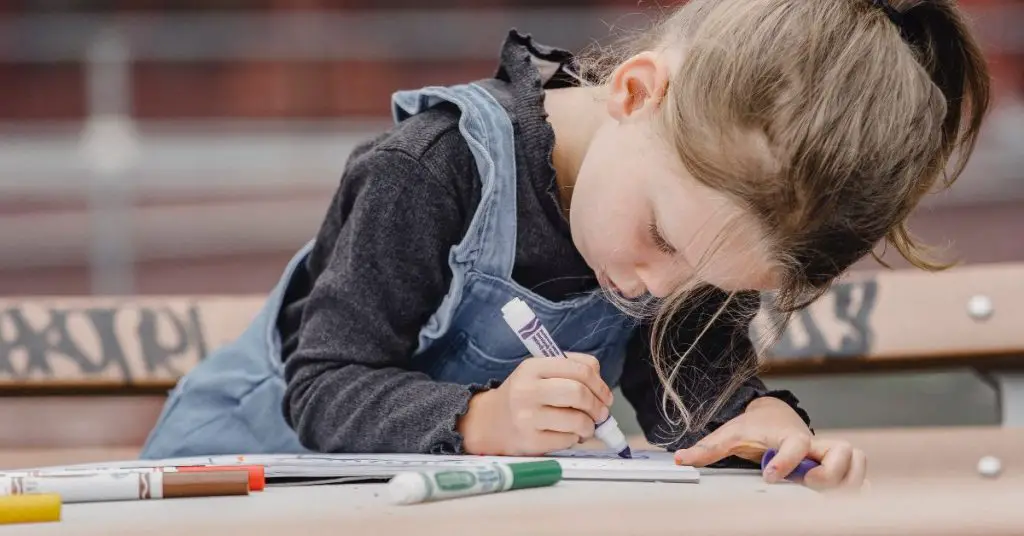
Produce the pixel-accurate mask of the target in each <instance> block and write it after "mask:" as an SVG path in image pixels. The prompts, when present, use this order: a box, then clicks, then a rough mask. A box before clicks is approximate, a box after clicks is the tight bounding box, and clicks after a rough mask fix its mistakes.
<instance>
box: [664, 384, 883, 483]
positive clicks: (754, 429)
mask: <svg viewBox="0 0 1024 536" xmlns="http://www.w3.org/2000/svg"><path fill="white" fill-rule="evenodd" d="M770 448H775V449H777V450H778V453H777V454H776V455H775V457H774V458H772V461H771V462H770V463H769V464H768V467H766V468H765V472H764V478H765V480H767V481H768V482H773V483H774V482H779V481H781V480H782V479H783V478H785V476H786V475H788V474H789V473H791V472H792V471H793V470H794V469H795V468H796V466H797V465H798V464H799V463H800V462H801V461H802V460H803V459H804V457H807V458H810V459H812V460H815V461H817V462H818V463H819V464H821V465H820V466H818V467H815V468H813V469H811V470H810V471H808V472H807V474H806V476H805V477H804V484H805V485H806V486H807V487H810V488H813V489H819V490H824V489H831V488H844V489H860V488H861V486H862V485H864V483H865V476H866V473H867V458H866V457H865V455H864V452H863V451H861V450H860V449H856V448H853V447H852V446H850V444H849V443H847V442H845V441H839V440H834V439H821V438H816V437H814V435H813V434H811V431H810V429H808V428H807V425H806V424H804V421H803V419H801V418H800V416H799V415H797V413H796V412H795V411H793V408H791V407H790V406H789V405H788V404H786V403H785V402H783V401H781V400H779V399H777V398H771V397H762V398H758V399H756V400H754V401H753V402H751V403H750V404H749V405H748V406H747V409H746V411H744V412H743V414H741V415H740V416H738V417H736V418H734V419H732V420H731V421H729V422H727V423H725V424H723V425H722V426H721V427H720V428H718V429H717V430H715V431H714V432H712V433H710V434H708V435H707V436H706V437H705V438H704V439H702V440H700V441H699V442H698V443H697V444H695V445H694V446H692V447H690V448H688V449H682V450H679V451H676V454H675V461H676V463H677V464H680V465H692V466H694V467H703V466H706V465H709V464H712V463H715V462H717V461H719V460H722V459H723V458H726V457H728V456H737V457H740V458H743V459H746V460H750V461H752V462H755V463H760V462H761V457H762V456H763V455H764V453H765V451H766V450H768V449H770Z"/></svg>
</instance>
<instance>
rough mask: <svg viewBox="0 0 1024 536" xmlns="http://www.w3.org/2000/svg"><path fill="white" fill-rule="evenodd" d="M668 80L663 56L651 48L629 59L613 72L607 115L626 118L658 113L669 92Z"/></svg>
mask: <svg viewBox="0 0 1024 536" xmlns="http://www.w3.org/2000/svg"><path fill="white" fill-rule="evenodd" d="M668 82H669V74H668V67H667V65H666V62H665V60H664V58H662V57H661V56H659V55H657V54H655V53H654V52H650V51H648V52H641V53H640V54H637V55H635V56H633V57H631V58H629V59H628V60H626V61H624V62H622V64H621V65H619V66H618V67H617V68H616V69H615V71H614V72H613V73H612V76H611V80H610V82H609V87H608V92H609V94H608V114H609V115H611V116H612V118H614V119H615V120H617V121H624V120H626V119H629V118H631V117H638V116H644V115H647V114H650V113H653V112H655V111H656V110H657V109H658V108H659V107H660V106H661V102H662V99H663V98H664V97H665V94H666V92H667V91H668Z"/></svg>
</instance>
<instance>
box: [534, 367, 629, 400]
mask: <svg viewBox="0 0 1024 536" xmlns="http://www.w3.org/2000/svg"><path fill="white" fill-rule="evenodd" d="M568 355H569V356H570V357H569V359H555V358H550V357H539V358H531V359H530V360H528V361H533V362H532V363H531V368H532V372H533V373H534V374H536V375H537V377H538V378H540V379H549V378H564V379H567V380H575V381H577V382H579V383H582V384H583V385H585V386H587V388H588V389H590V391H591V392H592V393H594V396H596V397H597V398H598V399H600V400H601V402H602V403H603V404H604V405H605V406H610V405H612V390H611V389H610V388H609V387H608V384H606V383H604V380H602V379H601V374H600V372H599V370H598V368H596V367H594V366H592V365H591V364H589V363H586V362H584V361H586V360H584V359H582V358H580V357H579V356H581V355H583V354H568ZM587 357H590V356H587ZM591 359H593V358H591ZM595 361H596V360H595Z"/></svg>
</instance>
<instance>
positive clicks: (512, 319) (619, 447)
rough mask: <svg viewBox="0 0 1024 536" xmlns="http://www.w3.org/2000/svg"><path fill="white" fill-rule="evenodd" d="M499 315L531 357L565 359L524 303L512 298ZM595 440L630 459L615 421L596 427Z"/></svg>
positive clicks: (611, 418)
mask: <svg viewBox="0 0 1024 536" xmlns="http://www.w3.org/2000/svg"><path fill="white" fill-rule="evenodd" d="M501 313H502V316H503V317H504V318H505V322H506V323H507V324H508V326H509V327H510V328H512V331H514V332H515V333H516V336H517V337H519V340H520V341H522V342H523V345H524V346H526V349H527V350H528V351H529V352H530V354H532V355H533V356H534V357H560V358H562V359H568V358H567V357H566V355H565V352H563V351H562V349H561V348H559V347H558V343H556V342H555V339H553V338H552V337H551V334H550V333H548V330H547V329H545V328H544V325H543V324H541V323H540V319H539V318H537V316H536V315H534V314H533V310H532V309H530V306H529V305H527V304H526V302H524V301H523V300H520V299H519V298H513V299H512V301H510V302H508V303H507V304H505V306H504V307H502V308H501ZM594 436H595V437H597V438H598V439H600V440H601V442H603V443H604V444H605V445H607V446H608V448H610V449H612V450H614V451H615V452H617V453H618V455H619V457H621V458H632V457H633V453H632V452H631V451H630V450H629V444H628V443H627V442H626V436H625V434H623V433H622V430H620V429H619V423H618V422H616V421H615V417H612V416H611V415H609V416H608V418H607V419H605V420H603V421H601V422H599V423H596V427H595V428H594Z"/></svg>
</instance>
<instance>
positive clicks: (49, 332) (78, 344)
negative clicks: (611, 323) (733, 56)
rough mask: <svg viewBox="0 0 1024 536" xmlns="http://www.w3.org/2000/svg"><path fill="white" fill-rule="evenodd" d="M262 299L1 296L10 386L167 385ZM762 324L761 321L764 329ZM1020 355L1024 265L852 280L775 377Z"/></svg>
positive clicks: (804, 322)
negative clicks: (986, 308) (778, 375)
mask: <svg viewBox="0 0 1024 536" xmlns="http://www.w3.org/2000/svg"><path fill="white" fill-rule="evenodd" d="M972 304H973V305H972ZM262 305H263V296H260V295H251V296H198V297H189V296H166V297H165V296H141V297H129V298H97V297H67V298H65V297H31V298H6V299H2V300H0V389H2V390H7V391H10V390H19V391H20V390H38V389H43V390H60V391H66V390H90V389H101V390H119V391H123V390H124V389H125V388H129V389H136V390H146V391H150V392H156V391H162V390H165V389H169V388H170V387H172V386H173V384H174V382H175V381H176V380H177V378H179V377H180V376H181V375H182V374H183V373H185V372H186V371H188V370H189V369H190V368H191V367H193V366H195V365H196V364H197V363H198V362H199V361H200V360H201V359H202V358H203V357H204V356H205V355H207V353H208V352H210V351H211V350H212V349H214V348H216V347H217V346H219V345H221V344H223V343H225V342H227V341H229V340H231V339H233V338H235V337H236V336H238V335H239V334H240V333H241V332H242V330H244V329H245V327H246V326H247V325H248V323H249V321H250V320H251V319H252V318H253V317H254V316H255V315H256V313H257V312H258V311H259V309H260V308H261V307H262ZM985 305H989V306H990V309H991V311H986V310H985V307H984V306H985ZM971 307H974V312H975V314H974V315H973V316H972V312H971ZM977 313H982V314H977ZM762 329H763V324H762V323H761V322H758V323H756V324H755V327H754V330H753V332H754V334H755V336H758V335H759V334H760V333H761V332H762ZM1018 356H1024V264H994V265H979V266H965V267H960V268H956V269H954V270H951V271H948V272H944V273H939V274H926V273H922V272H920V271H909V270H908V271H892V272H880V273H872V274H861V275H852V276H850V277H849V278H848V280H846V281H844V282H843V283H841V284H839V285H837V286H836V287H834V288H833V289H832V290H831V291H830V292H829V294H827V295H826V296H824V297H823V298H821V299H820V300H818V301H817V302H815V303H814V304H813V305H811V306H810V307H809V308H807V309H806V310H804V311H801V312H799V313H796V314H794V316H793V318H792V321H791V322H790V324H789V326H788V327H787V329H786V330H785V332H784V335H783V337H782V338H781V339H780V340H778V341H777V342H776V343H775V344H774V346H773V347H772V349H771V351H770V353H769V359H768V368H767V370H766V373H768V374H773V375H777V374H799V373H814V372H830V371H844V370H869V369H877V368H904V369H907V368H910V369H912V368H920V367H924V366H936V365H939V366H964V365H977V366H1014V365H1017V366H1020V367H1022V368H1024V357H1021V359H1020V360H1017V359H1015V358H1016V357H1018Z"/></svg>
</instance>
